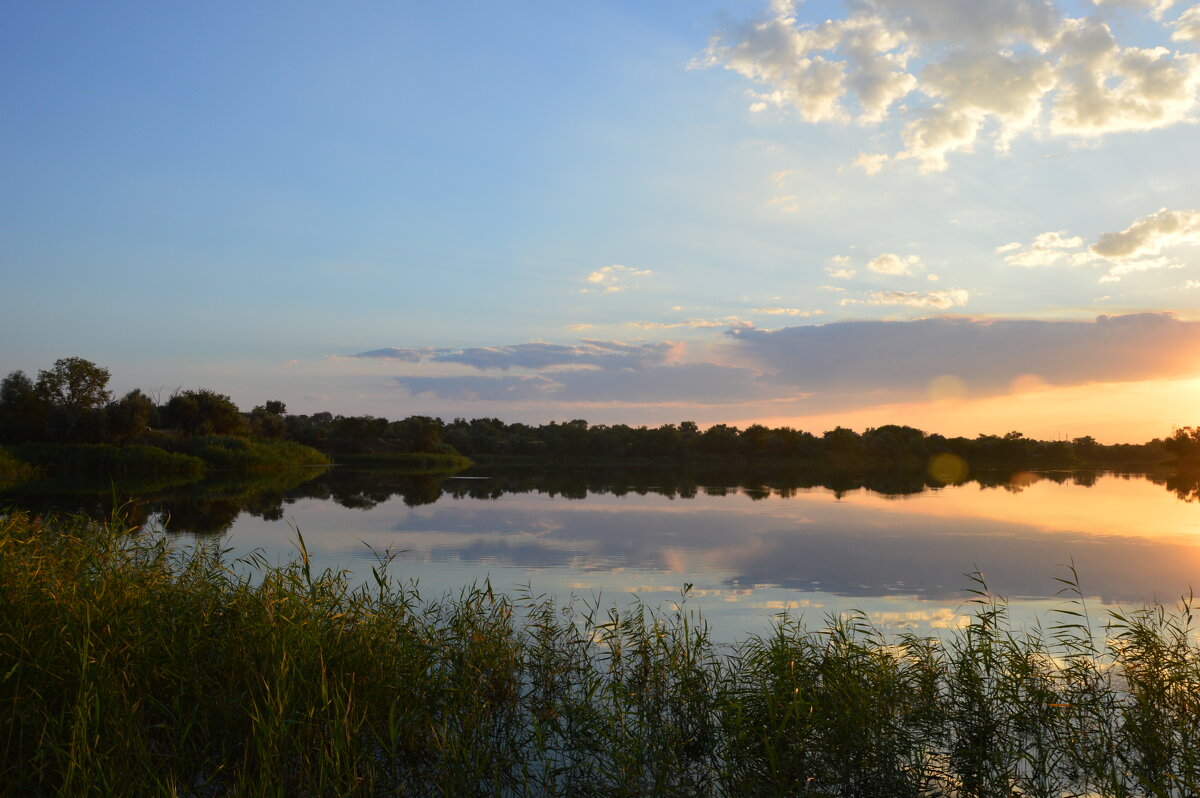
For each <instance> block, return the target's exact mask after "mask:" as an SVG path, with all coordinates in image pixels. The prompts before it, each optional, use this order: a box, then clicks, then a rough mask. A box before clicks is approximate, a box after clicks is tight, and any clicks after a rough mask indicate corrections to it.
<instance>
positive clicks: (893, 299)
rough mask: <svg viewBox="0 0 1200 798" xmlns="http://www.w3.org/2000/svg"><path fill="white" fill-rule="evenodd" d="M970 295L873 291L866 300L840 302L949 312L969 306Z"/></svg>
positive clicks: (950, 291) (956, 290) (961, 292)
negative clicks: (903, 306) (901, 306)
mask: <svg viewBox="0 0 1200 798" xmlns="http://www.w3.org/2000/svg"><path fill="white" fill-rule="evenodd" d="M969 298H970V297H969V294H968V293H967V292H966V291H964V290H963V289H961V288H950V289H947V290H945V291H927V292H921V291H873V292H871V293H870V294H867V298H866V299H853V298H846V299H842V300H840V301H839V302H838V304H840V305H842V306H843V307H844V306H846V305H907V306H909V307H914V308H932V309H934V310H949V309H950V308H953V307H961V306H962V305H965V304H967V300H968V299H969Z"/></svg>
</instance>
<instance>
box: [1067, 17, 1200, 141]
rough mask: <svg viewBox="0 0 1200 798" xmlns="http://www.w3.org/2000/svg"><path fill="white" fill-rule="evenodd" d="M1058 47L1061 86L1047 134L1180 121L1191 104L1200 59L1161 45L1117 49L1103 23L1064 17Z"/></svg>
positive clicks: (1096, 132)
mask: <svg viewBox="0 0 1200 798" xmlns="http://www.w3.org/2000/svg"><path fill="white" fill-rule="evenodd" d="M1057 50H1058V51H1059V52H1060V53H1061V58H1060V60H1059V63H1058V66H1057V70H1058V73H1059V75H1060V77H1061V80H1062V88H1061V90H1060V91H1059V92H1058V93H1057V95H1056V97H1055V101H1054V107H1053V113H1052V117H1051V122H1050V131H1051V132H1052V133H1059V134H1069V135H1077V136H1101V135H1104V134H1106V133H1115V132H1119V131H1129V130H1151V129H1153V128H1159V127H1165V126H1168V125H1173V124H1176V123H1178V122H1182V121H1185V120H1186V119H1187V118H1188V116H1189V114H1190V112H1191V110H1192V109H1193V108H1194V107H1195V105H1196V88H1197V86H1198V85H1200V58H1198V57H1197V56H1195V55H1182V54H1178V53H1175V54H1173V53H1171V52H1170V51H1169V50H1167V49H1166V48H1165V47H1150V48H1139V47H1121V46H1120V45H1118V44H1117V41H1116V39H1115V38H1114V36H1113V34H1112V31H1111V30H1110V29H1109V28H1108V26H1107V25H1105V24H1103V23H1101V22H1098V21H1096V20H1082V19H1080V20H1067V21H1066V23H1065V25H1064V31H1063V34H1062V37H1061V39H1060V42H1059V44H1058V47H1057Z"/></svg>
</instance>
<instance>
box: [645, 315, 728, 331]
mask: <svg viewBox="0 0 1200 798" xmlns="http://www.w3.org/2000/svg"><path fill="white" fill-rule="evenodd" d="M749 323H750V322H748V321H746V320H745V319H743V318H741V317H739V316H725V317H723V318H720V319H684V320H683V321H631V322H627V324H628V325H629V326H630V327H637V328H638V329H641V330H672V329H676V328H680V327H683V328H687V329H689V330H702V329H710V328H713V327H744V326H746V325H748V324H749Z"/></svg>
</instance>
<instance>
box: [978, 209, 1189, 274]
mask: <svg viewBox="0 0 1200 798" xmlns="http://www.w3.org/2000/svg"><path fill="white" fill-rule="evenodd" d="M1186 244H1193V245H1194V244H1200V211H1169V210H1167V209H1166V208H1161V209H1159V210H1158V211H1156V212H1155V213H1152V214H1150V215H1149V216H1144V217H1142V218H1141V219H1138V220H1136V221H1135V222H1133V224H1131V225H1130V226H1129V227H1127V228H1125V229H1124V230H1122V231H1121V232H1119V233H1102V234H1101V235H1100V237H1099V238H1098V239H1097V240H1096V243H1094V244H1092V245H1091V246H1090V247H1088V248H1087V249H1086V250H1084V249H1083V239H1082V238H1081V237H1079V236H1070V237H1068V236H1067V234H1066V231H1065V230H1059V231H1054V232H1048V233H1042V234H1040V235H1038V236H1036V237H1035V238H1034V239H1033V242H1032V243H1031V244H1030V245H1029V247H1028V248H1024V247H1022V246H1021V245H1020V244H1015V246H1014V244H1005V245H1004V246H1002V247H997V248H996V252H997V253H1005V254H1004V260H1005V261H1006V262H1007V263H1009V264H1012V265H1013V266H1025V267H1033V266H1054V265H1070V266H1078V265H1083V264H1089V263H1092V264H1095V263H1105V264H1107V265H1108V271H1107V273H1105V274H1104V275H1103V276H1102V277H1101V278H1100V282H1102V283H1115V282H1117V281H1119V280H1120V279H1121V277H1122V276H1123V275H1126V274H1132V273H1134V272H1143V271H1150V270H1153V269H1178V268H1181V267H1182V266H1183V264H1182V263H1180V262H1179V261H1178V260H1175V259H1174V258H1170V257H1166V256H1163V257H1155V256H1157V255H1159V253H1160V252H1161V251H1162V250H1163V249H1164V248H1166V247H1170V246H1179V245H1186ZM1072 250H1075V251H1072Z"/></svg>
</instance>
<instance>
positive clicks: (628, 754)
mask: <svg viewBox="0 0 1200 798" xmlns="http://www.w3.org/2000/svg"><path fill="white" fill-rule="evenodd" d="M297 541H298V555H297V557H296V558H295V559H294V560H293V561H291V562H289V563H287V564H285V565H283V566H271V565H269V564H268V563H267V562H266V561H265V559H264V558H263V557H261V556H260V555H250V556H249V557H246V558H243V559H241V560H234V559H231V555H230V554H229V552H228V551H225V550H222V549H220V548H218V547H217V546H215V545H213V544H198V545H196V546H194V547H192V548H189V549H181V548H179V547H178V546H177V545H176V544H174V543H172V542H171V541H170V540H169V539H168V537H167V536H165V535H163V534H161V533H158V532H155V531H154V530H148V529H144V528H140V527H138V526H134V525H131V524H129V523H127V522H123V521H122V520H121V518H120V516H115V517H114V518H112V519H111V520H110V521H109V522H107V523H96V522H93V521H89V520H87V519H85V518H83V517H72V516H59V517H47V518H39V517H34V516H31V515H29V514H27V513H23V512H20V511H10V512H8V513H6V514H2V515H0V588H2V589H0V793H5V794H12V795H86V794H97V795H100V794H102V795H172V796H182V795H189V796H214V795H280V796H283V795H288V796H291V795H314V796H315V795H556V794H557V795H646V794H662V795H812V796H831V795H837V796H880V795H889V796H927V795H958V796H1013V795H1025V796H1062V795H1079V794H1098V795H1114V796H1116V795H1156V796H1159V795H1161V796H1184V795H1195V794H1197V792H1200V755H1198V754H1197V751H1198V750H1200V646H1198V644H1197V641H1196V636H1195V628H1194V620H1193V607H1192V602H1191V600H1190V598H1189V599H1185V600H1184V601H1183V602H1182V603H1181V604H1180V606H1179V607H1176V608H1170V609H1169V608H1166V607H1162V606H1150V607H1145V608H1141V609H1138V610H1135V611H1130V612H1125V611H1115V612H1108V613H1105V615H1104V617H1103V618H1102V619H1100V620H1093V619H1091V618H1090V617H1089V608H1088V607H1087V606H1086V604H1085V602H1084V601H1083V598H1082V593H1081V591H1079V590H1078V579H1077V578H1076V576H1075V575H1074V574H1073V572H1072V573H1070V574H1068V576H1067V577H1066V578H1065V580H1064V587H1065V588H1066V589H1067V591H1068V595H1067V600H1068V601H1067V603H1066V604H1064V608H1063V610H1062V612H1060V613H1058V614H1056V615H1055V616H1054V617H1051V618H1047V619H1046V627H1045V628H1044V629H1043V628H1040V627H1034V628H1026V629H1017V628H1014V627H1013V625H1012V624H1011V623H1010V621H1009V618H1008V614H1007V608H1006V606H1005V605H1004V602H1003V601H1002V600H1000V599H999V598H997V597H995V596H993V595H992V594H991V593H990V592H989V591H988V589H987V586H986V584H984V583H983V581H982V577H978V578H977V579H978V581H977V582H976V583H975V584H974V587H973V588H972V589H973V590H974V591H975V594H974V595H975V602H976V603H975V609H974V621H973V623H972V624H971V625H970V626H968V627H966V628H963V629H961V630H957V631H952V632H948V633H946V634H945V635H944V636H942V637H941V638H921V637H917V636H914V635H906V636H899V637H889V636H885V635H884V634H883V633H881V632H880V631H879V630H878V629H876V628H875V627H873V626H872V625H871V624H869V623H868V622H867V620H866V618H864V617H863V616H861V615H850V616H846V617H831V618H829V619H827V622H826V624H825V625H824V626H823V627H822V628H819V629H808V628H806V627H804V626H803V625H802V624H800V623H799V622H798V621H796V620H795V619H794V618H790V617H786V616H782V617H780V618H779V619H778V620H777V623H776V624H775V627H774V629H773V631H772V633H770V634H767V635H763V636H760V637H750V638H748V639H746V640H744V641H742V642H740V643H738V644H736V645H733V646H720V645H718V644H716V643H714V642H713V641H712V639H711V637H710V635H709V633H708V629H707V626H706V625H705V623H704V621H703V619H702V618H701V617H700V616H699V615H698V614H696V613H695V612H694V611H692V610H691V609H690V608H689V607H688V604H687V600H686V597H687V590H686V588H685V590H684V592H683V594H682V595H681V597H680V600H679V601H678V602H676V603H674V604H672V605H670V606H669V607H667V608H665V609H664V608H652V607H647V606H644V605H641V604H636V603H635V604H633V605H631V606H627V607H602V606H600V605H599V604H598V603H596V602H593V603H591V604H588V603H582V604H577V605H567V606H562V605H558V604H556V603H555V602H553V601H551V600H549V599H547V598H545V597H543V596H537V595H534V594H533V593H532V591H531V590H529V589H526V590H522V591H516V592H515V593H513V594H509V595H505V594H500V593H497V592H495V591H493V590H492V588H491V586H490V585H489V584H487V583H484V584H482V585H476V586H472V587H469V588H464V589H463V590H462V591H461V592H460V593H458V594H456V595H453V596H441V597H436V598H429V597H424V596H422V595H421V594H420V593H419V591H418V590H417V588H416V586H415V585H414V584H413V583H409V582H404V581H401V580H399V579H398V578H397V577H396V576H395V575H394V573H393V572H394V571H395V569H396V565H397V564H396V563H393V562H392V561H391V560H390V559H389V558H387V557H380V559H379V561H378V562H377V563H376V564H375V566H374V567H373V568H372V571H371V577H370V579H368V580H367V581H366V582H365V583H361V582H358V581H355V580H354V579H352V578H351V577H350V575H349V574H347V573H345V572H340V571H332V570H317V569H315V568H314V567H313V563H312V560H311V559H310V558H309V556H308V553H307V550H306V549H305V547H304V542H303V537H302V536H301V535H300V534H299V533H297Z"/></svg>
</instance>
